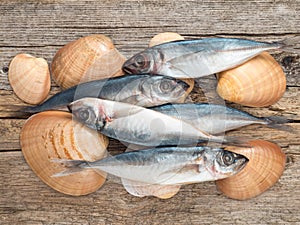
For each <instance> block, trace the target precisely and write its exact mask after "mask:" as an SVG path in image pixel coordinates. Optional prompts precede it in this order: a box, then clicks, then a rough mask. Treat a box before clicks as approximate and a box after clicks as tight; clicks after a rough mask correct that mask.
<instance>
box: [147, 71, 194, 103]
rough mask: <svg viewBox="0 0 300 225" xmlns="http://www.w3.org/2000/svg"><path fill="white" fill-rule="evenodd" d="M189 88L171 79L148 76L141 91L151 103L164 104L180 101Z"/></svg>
mask: <svg viewBox="0 0 300 225" xmlns="http://www.w3.org/2000/svg"><path fill="white" fill-rule="evenodd" d="M189 87H190V86H189V85H188V84H187V83H186V82H184V81H182V80H179V79H175V78H172V77H167V76H150V77H149V78H147V79H146V80H145V81H144V82H143V84H142V85H141V91H142V93H143V95H145V96H147V97H148V98H149V99H151V100H152V101H154V102H156V103H159V104H165V103H172V102H173V103H174V102H178V100H181V99H182V98H183V97H184V96H185V95H186V91H187V90H188V88H189Z"/></svg>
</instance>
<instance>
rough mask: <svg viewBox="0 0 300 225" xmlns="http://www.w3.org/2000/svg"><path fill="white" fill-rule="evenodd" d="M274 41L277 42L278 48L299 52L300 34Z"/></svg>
mask: <svg viewBox="0 0 300 225" xmlns="http://www.w3.org/2000/svg"><path fill="white" fill-rule="evenodd" d="M276 43H277V44H279V45H280V49H282V50H284V51H287V52H292V53H297V54H300V35H296V36H293V37H290V38H286V39H284V40H282V41H278V42H276Z"/></svg>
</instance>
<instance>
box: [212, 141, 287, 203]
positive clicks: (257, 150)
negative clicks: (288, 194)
mask: <svg viewBox="0 0 300 225" xmlns="http://www.w3.org/2000/svg"><path fill="white" fill-rule="evenodd" d="M249 144H250V145H251V146H253V147H251V148H236V147H230V148H229V147H228V150H230V151H233V152H236V153H239V154H243V155H245V156H246V157H247V158H248V159H249V162H248V164H247V165H246V167H245V168H244V169H243V170H242V171H241V172H239V173H238V174H236V175H234V176H232V177H229V178H226V179H223V180H218V181H216V184H217V187H218V189H219V190H220V191H221V192H223V193H224V194H225V195H226V196H228V197H230V198H233V199H238V200H246V199H249V198H253V197H255V196H257V195H259V194H261V193H263V192H264V191H266V190H267V189H269V188H270V187H272V186H273V185H274V184H275V183H276V182H277V181H278V179H279V178H280V177H281V175H282V173H283V171H284V167H285V162H286V157H285V154H284V153H283V152H282V150H281V148H280V147H279V146H278V145H276V144H274V143H271V142H268V141H264V140H253V141H249Z"/></svg>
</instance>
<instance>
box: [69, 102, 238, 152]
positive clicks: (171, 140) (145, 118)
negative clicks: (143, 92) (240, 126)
mask: <svg viewBox="0 0 300 225" xmlns="http://www.w3.org/2000/svg"><path fill="white" fill-rule="evenodd" d="M68 107H69V111H70V112H71V113H72V114H73V118H74V119H75V120H77V121H79V122H81V123H83V124H84V125H86V126H88V127H90V128H91V129H94V130H97V131H99V132H100V133H102V134H104V135H106V136H108V137H111V138H114V139H117V140H119V141H122V142H125V143H130V144H134V145H139V146H149V147H154V146H174V145H190V144H197V143H198V142H200V143H202V142H209V141H211V142H215V143H225V144H232V145H243V141H240V140H238V139H236V138H235V137H234V138H232V137H226V138H225V137H223V136H213V135H211V134H208V133H206V132H203V131H201V130H200V129H198V128H196V127H194V126H193V125H191V124H190V123H187V122H184V121H182V120H179V119H176V118H174V117H171V116H168V115H165V114H163V113H160V112H156V111H154V110H151V109H147V108H144V107H141V106H136V105H132V104H127V103H122V102H115V101H110V100H104V99H99V98H82V99H79V100H77V101H74V102H72V103H70V104H69V105H68Z"/></svg>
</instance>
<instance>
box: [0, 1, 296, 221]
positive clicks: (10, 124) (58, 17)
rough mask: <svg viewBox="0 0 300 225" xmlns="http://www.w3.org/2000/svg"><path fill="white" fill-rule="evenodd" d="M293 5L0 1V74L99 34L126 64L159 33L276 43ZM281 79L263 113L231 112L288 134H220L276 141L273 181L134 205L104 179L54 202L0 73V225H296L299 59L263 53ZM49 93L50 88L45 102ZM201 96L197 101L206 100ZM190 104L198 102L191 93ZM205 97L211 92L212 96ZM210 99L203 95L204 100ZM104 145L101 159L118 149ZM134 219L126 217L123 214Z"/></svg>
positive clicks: (188, 190) (291, 19) (251, 130)
mask: <svg viewBox="0 0 300 225" xmlns="http://www.w3.org/2000/svg"><path fill="white" fill-rule="evenodd" d="M299 12H300V1H299V0H284V1H283V0H279V1H273V0H267V1H265V0H254V1H239V0H230V1H223V0H213V1H206V0H202V1H194V0H187V1H171V0H164V1H161V0H153V1H139V0H124V1H120V0H112V1H108V0H104V1H95V0H88V1H81V0H79V1H73V0H67V1H61V0H39V1H36V0H30V1H17V0H13V1H11V0H3V1H1V4H0V21H1V22H0V35H1V39H0V71H1V69H2V67H7V66H8V65H9V62H10V60H11V59H12V58H13V57H14V56H15V55H16V54H18V53H20V52H26V53H30V54H33V55H36V56H39V57H44V58H46V60H47V61H48V62H49V63H51V60H52V58H53V56H54V54H55V52H56V51H57V50H58V49H59V48H60V47H61V46H63V45H65V44H66V43H68V42H70V41H73V40H75V39H77V38H79V37H82V36H86V35H90V34H95V33H102V34H105V35H108V36H109V37H111V38H112V39H113V41H114V43H115V44H116V46H117V48H118V49H119V50H120V51H121V52H122V53H123V54H124V55H125V56H126V57H129V56H131V55H132V54H134V53H136V52H138V51H140V50H142V49H144V48H145V47H147V44H148V42H149V40H150V38H151V37H152V36H153V35H155V34H157V33H159V32H163V31H173V32H178V33H180V34H182V35H183V36H185V38H199V37H208V36H215V35H217V36H227V37H241V38H250V39H255V40H265V41H276V40H282V39H284V38H287V37H290V36H292V35H294V34H298V35H299V33H300V13H299ZM272 54H273V56H274V57H275V58H276V59H277V61H278V62H280V64H281V65H282V67H283V69H284V71H285V72H286V75H287V81H288V89H287V92H286V93H285V95H284V97H283V98H282V99H281V100H280V101H279V102H278V103H276V104H274V105H273V106H270V107H267V108H260V109H258V108H248V107H242V106H239V105H237V104H231V105H233V106H234V107H237V108H240V109H243V110H245V111H248V112H250V113H253V114H254V115H258V116H269V115H283V116H286V117H288V118H291V119H294V120H296V121H295V122H293V123H291V124H290V125H291V126H293V127H294V128H295V132H294V133H286V132H283V131H277V130H271V129H269V128H266V127H259V128H257V127H256V126H249V127H245V128H242V129H239V130H237V131H234V132H230V133H228V134H229V135H234V136H243V137H247V138H251V139H252V138H262V139H267V140H271V141H274V142H276V143H278V144H279V145H280V146H281V147H283V150H284V151H285V152H286V153H287V161H288V163H287V166H286V170H285V172H284V175H283V176H282V177H281V179H280V181H279V182H278V183H277V184H276V185H275V186H274V187H273V188H271V189H270V190H269V191H267V192H265V193H264V194H262V195H261V196H259V197H257V198H254V199H251V200H248V201H235V200H231V199H228V198H226V197H225V196H223V195H221V194H220V192H218V191H217V190H216V187H215V185H214V183H213V182H207V183H201V184H194V185H187V186H184V187H183V188H182V189H181V191H180V192H179V193H178V194H177V195H176V196H175V197H173V198H172V199H169V200H159V199H156V198H152V197H148V198H136V197H133V196H130V195H129V194H127V193H126V191H125V190H124V189H123V187H122V186H121V185H120V184H119V183H116V182H115V179H111V180H109V181H108V182H107V183H106V184H105V185H104V186H103V188H101V189H100V190H99V191H97V192H96V193H93V194H91V195H88V196H82V197H69V196H66V195H63V194H60V193H58V192H56V191H54V190H52V189H51V188H50V187H48V186H47V185H45V184H44V183H43V182H42V181H40V180H39V179H38V178H37V177H36V176H35V175H34V174H33V172H32V171H31V170H30V168H29V167H28V165H27V164H26V162H25V161H24V159H23V157H22V153H21V151H20V144H19V133H20V130H21V127H22V126H23V124H24V122H25V118H26V117H23V116H21V115H20V114H19V113H18V111H17V110H12V109H9V107H7V105H10V106H23V105H25V104H24V103H23V102H22V101H20V100H19V99H18V98H17V97H16V96H15V95H14V94H13V93H12V90H11V87H10V86H9V83H8V79H7V74H6V73H0V174H1V175H0V224H22V225H23V224H161V223H164V224H221V223H222V224H233V223H236V224H268V223H269V224H297V223H299V221H300V155H299V152H300V139H299V138H300V135H299V133H296V132H299V130H300V124H299V120H300V117H299V113H300V110H299V106H300V102H299V101H300V96H299V95H300V90H299V88H300V77H299V73H300V62H299V61H300V60H299V59H300V58H299V55H296V54H291V53H282V52H273V53H272ZM204 82H205V81H204ZM58 90H59V89H58V88H57V87H56V86H55V84H54V83H53V87H52V91H51V95H52V94H54V93H56V92H57V91H58ZM210 94H211V93H206V95H210ZM191 96H192V99H193V100H196V101H200V100H206V98H205V97H204V96H203V95H201V94H200V91H199V90H198V89H195V90H194V92H193V93H192V95H191ZM212 96H213V93H212ZM210 97H211V96H210ZM123 148H124V147H123V146H122V145H121V144H120V143H119V142H117V141H111V142H110V146H109V151H111V152H112V153H117V152H120V151H122V150H123ZM133 215H134V216H133Z"/></svg>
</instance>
